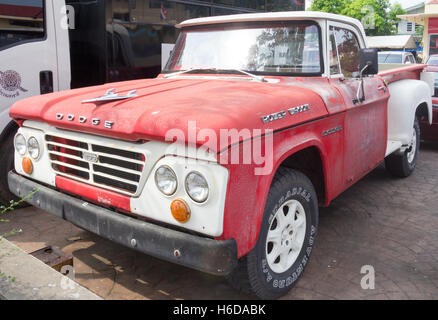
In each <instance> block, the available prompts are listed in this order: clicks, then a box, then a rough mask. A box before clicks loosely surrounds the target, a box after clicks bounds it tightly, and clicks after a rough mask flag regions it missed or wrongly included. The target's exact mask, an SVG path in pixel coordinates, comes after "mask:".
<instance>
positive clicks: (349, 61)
mask: <svg viewBox="0 0 438 320" xmlns="http://www.w3.org/2000/svg"><path fill="white" fill-rule="evenodd" d="M330 29H332V31H333V33H334V38H335V41H336V48H337V54H338V56H339V64H340V67H341V72H342V74H343V75H344V77H345V78H356V77H358V76H359V64H360V58H359V51H360V45H359V41H358V40H357V37H356V35H355V34H354V33H353V32H352V31H350V30H347V29H343V28H339V27H330Z"/></svg>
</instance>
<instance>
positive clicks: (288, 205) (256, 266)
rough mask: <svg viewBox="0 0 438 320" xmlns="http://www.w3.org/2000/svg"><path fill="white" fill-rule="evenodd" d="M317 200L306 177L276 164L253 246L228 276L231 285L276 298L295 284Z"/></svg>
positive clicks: (309, 241) (308, 246) (310, 245)
mask: <svg viewBox="0 0 438 320" xmlns="http://www.w3.org/2000/svg"><path fill="white" fill-rule="evenodd" d="M317 225H318V202H317V197H316V192H315V190H314V188H313V185H312V183H311V182H310V180H309V179H308V178H307V177H306V176H305V175H303V174H302V173H300V172H298V171H295V170H291V169H287V168H280V169H279V172H278V173H277V174H276V176H275V178H274V181H273V184H272V186H271V190H270V191H269V196H268V201H267V203H266V207H265V212H264V216H263V220H262V225H261V229H260V234H259V239H258V241H257V244H256V246H255V247H254V249H253V250H251V251H250V252H249V253H248V255H247V256H245V257H243V258H241V259H240V261H239V265H238V267H237V268H236V270H235V271H234V272H233V273H232V274H231V275H230V276H229V281H230V283H231V285H232V286H233V287H235V288H237V289H239V290H242V291H244V292H246V293H252V294H254V295H256V296H257V297H259V298H261V299H276V298H279V297H281V296H283V295H285V294H286V293H288V292H289V290H290V289H291V288H292V287H293V286H294V285H295V284H296V282H297V280H298V279H299V278H300V277H301V275H302V274H303V271H304V268H305V266H306V265H307V262H308V260H309V257H310V254H311V252H312V248H313V243H314V240H315V236H316V231H317Z"/></svg>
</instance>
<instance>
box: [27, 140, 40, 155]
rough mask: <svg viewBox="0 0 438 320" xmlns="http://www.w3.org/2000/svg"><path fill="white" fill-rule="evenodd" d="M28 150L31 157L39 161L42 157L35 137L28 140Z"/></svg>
mask: <svg viewBox="0 0 438 320" xmlns="http://www.w3.org/2000/svg"><path fill="white" fill-rule="evenodd" d="M27 150H29V154H30V156H31V157H32V158H34V159H38V157H39V156H40V145H39V143H38V140H37V139H36V138H35V137H30V138H29V140H27Z"/></svg>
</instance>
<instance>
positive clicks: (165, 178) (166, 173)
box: [155, 166, 178, 196]
mask: <svg viewBox="0 0 438 320" xmlns="http://www.w3.org/2000/svg"><path fill="white" fill-rule="evenodd" d="M155 184H156V185H157V188H158V189H159V190H160V191H161V192H162V193H164V194H165V195H166V196H171V195H172V194H174V193H175V191H176V187H177V186H178V180H177V178H176V174H175V172H173V170H172V169H170V168H169V167H168V166H161V167H159V168H158V169H157V171H155Z"/></svg>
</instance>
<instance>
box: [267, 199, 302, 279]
mask: <svg viewBox="0 0 438 320" xmlns="http://www.w3.org/2000/svg"><path fill="white" fill-rule="evenodd" d="M305 236H306V212H305V210H304V208H303V206H302V205H301V203H300V202H299V201H297V200H289V201H287V202H285V203H284V204H283V205H282V206H281V207H280V209H279V210H278V211H277V212H276V213H275V216H274V218H273V219H272V221H271V224H270V226H269V230H268V235H267V237H266V260H267V262H268V265H269V267H270V268H271V270H272V271H274V272H276V273H283V272H285V271H287V270H288V269H289V268H290V267H291V266H292V265H293V264H294V262H295V261H296V260H297V258H298V255H299V254H300V251H301V248H302V247H303V244H304V238H305Z"/></svg>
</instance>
